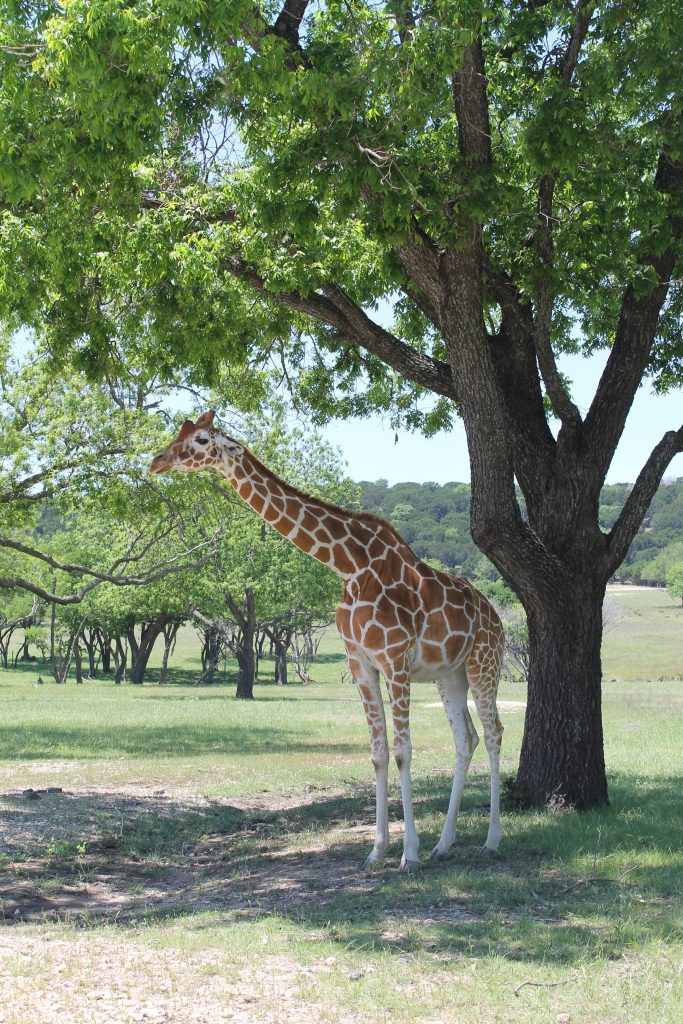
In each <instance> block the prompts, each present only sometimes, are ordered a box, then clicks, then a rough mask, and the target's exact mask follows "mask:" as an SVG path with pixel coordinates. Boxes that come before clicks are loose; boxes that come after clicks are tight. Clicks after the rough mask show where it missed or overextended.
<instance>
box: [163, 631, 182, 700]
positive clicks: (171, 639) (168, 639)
mask: <svg viewBox="0 0 683 1024" xmlns="http://www.w3.org/2000/svg"><path fill="white" fill-rule="evenodd" d="M179 629H180V623H179V622H169V623H168V624H167V625H166V626H164V629H163V634H164V654H163V657H162V659H161V671H160V672H159V686H163V684H164V683H165V682H166V676H167V674H168V659H169V657H170V655H171V653H172V651H173V648H174V647H175V641H176V636H177V635H178V630H179Z"/></svg>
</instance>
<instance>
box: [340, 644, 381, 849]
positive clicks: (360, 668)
mask: <svg viewBox="0 0 683 1024" xmlns="http://www.w3.org/2000/svg"><path fill="white" fill-rule="evenodd" d="M349 668H350V669H351V673H352V675H353V678H354V680H355V681H356V685H357V687H358V692H359V693H360V697H361V700H362V701H363V707H364V708H365V717H366V720H367V723H368V732H369V733H370V760H371V761H372V763H373V765H374V767H375V804H376V818H375V843H374V846H373V847H372V852H371V853H370V856H369V857H368V859H367V860H366V862H365V866H366V867H370V865H372V864H379V863H380V862H381V861H382V860H383V859H384V854H385V853H386V849H387V846H388V845H389V742H388V740H387V723H386V719H385V717H384V703H383V701H382V690H381V687H380V683H379V672H378V671H377V669H376V668H373V666H372V665H370V664H368V663H367V662H366V661H365V659H364V658H362V657H358V656H357V655H353V656H349Z"/></svg>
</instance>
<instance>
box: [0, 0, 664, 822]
mask: <svg viewBox="0 0 683 1024" xmlns="http://www.w3.org/2000/svg"><path fill="white" fill-rule="evenodd" d="M3 7H4V8H5V11H6V18H5V21H4V27H3V30H2V31H3V38H2V39H0V45H2V44H4V60H3V70H2V76H3V82H2V85H3V89H2V100H1V101H0V102H1V106H0V118H2V132H0V160H1V161H2V163H1V165H0V193H2V195H1V196H0V203H1V204H2V208H3V209H4V211H5V213H4V215H3V219H2V222H1V226H0V227H1V230H0V244H1V245H2V251H3V264H2V268H0V302H1V303H2V316H3V317H4V319H5V320H6V321H7V322H8V323H10V324H15V325H16V324H19V323H22V322H24V323H26V322H28V323H31V324H33V325H34V326H35V327H36V328H37V329H39V330H40V331H42V332H43V333H44V334H45V335H46V337H47V338H48V339H49V342H50V344H51V345H52V346H53V349H54V351H55V353H56V354H58V355H59V354H61V355H65V354H67V353H72V354H74V355H75V357H76V358H77V359H78V360H79V361H80V363H81V364H83V365H86V366H89V367H91V368H92V369H93V370H99V371H100V372H103V371H106V367H107V362H108V360H109V357H110V352H111V350H112V348H113V347H115V346H116V345H119V344H124V346H125V347H127V350H128V351H129V352H133V353H134V358H135V359H137V360H147V361H148V362H149V363H150V364H152V365H153V366H154V368H155V369H156V370H160V371H161V372H164V371H166V370H168V371H169V372H170V370H171V369H172V368H174V367H176V366H177V365H179V364H183V365H190V366H192V367H194V370H195V373H196V375H197V377H198V378H200V379H201V378H203V379H207V378H209V377H211V375H212V374H216V373H219V372H221V371H220V368H221V366H222V365H224V364H225V363H226V362H229V363H230V366H231V367H232V368H233V370H234V368H235V367H237V366H244V367H249V368H253V367H258V366H262V365H265V362H266V361H267V360H274V361H275V362H276V364H277V365H279V366H281V371H282V377H283V381H285V382H287V383H288V384H289V386H290V387H291V389H292V393H293V394H294V395H295V396H296V397H297V399H298V400H300V401H307V402H308V403H309V404H311V405H312V406H313V407H315V408H316V409H317V410H318V412H319V414H320V416H321V417H324V416H329V415H334V414H353V413H362V412H365V411H367V410H368V409H371V408H378V407H379V408H382V409H385V410H386V409H389V410H391V411H392V414H393V415H395V416H396V417H397V419H403V420H405V421H407V422H408V423H409V424H410V425H412V426H422V427H424V428H425V429H427V430H434V429H436V428H438V427H439V426H443V425H444V424H446V423H447V422H448V421H449V419H450V417H451V416H452V415H455V414H456V413H457V414H459V415H461V416H462V418H463V421H464V424H465V428H466V433H467V439H468V446H469V452H470V460H471V469H472V505H471V528H472V534H473V537H474V539H475V541H476V542H477V544H478V545H479V547H480V548H481V549H482V551H484V552H485V553H486V554H487V555H488V557H489V558H490V559H491V560H492V561H493V562H494V563H495V565H496V566H497V567H498V569H499V570H500V571H501V572H502V573H503V574H504V575H505V577H506V578H507V579H508V580H509V581H510V583H511V584H512V586H513V587H514V589H515V590H516V592H517V593H518V595H519V597H520V599H521V601H522V602H523V604H524V607H525V609H526V612H527V615H528V621H529V633H530V650H531V664H530V670H529V698H528V710H527V719H526V728H525V735H524V741H523V747H522V754H521V762H520V768H519V776H518V783H519V786H520V789H521V790H522V791H523V793H524V794H525V796H526V797H527V798H528V799H529V800H531V801H535V802H543V801H546V800H548V799H549V798H551V797H552V798H554V799H556V800H563V801H565V802H567V803H570V804H574V805H576V806H578V807H590V806H594V805H599V804H601V803H604V802H605V801H606V800H607V783H606V776H605V767H604V758H603V743H602V726H601V712H600V676H601V669H600V640H601V614H600V609H601V604H602V599H603V595H604V590H605V585H606V582H607V580H608V579H609V577H610V575H611V574H612V573H613V572H614V570H615V569H616V567H617V566H618V565H619V563H620V562H621V560H622V559H623V557H624V555H625V553H626V551H627V549H628V546H629V543H630V540H631V538H632V537H633V535H634V533H635V531H636V530H637V528H638V525H639V523H640V521H641V520H642V517H643V515H644V513H645V511H646V509H647V507H648V504H649V502H650V499H651V497H652V495H653V494H654V491H655V489H656V487H657V485H658V483H659V481H660V479H661V477H662V474H663V473H664V471H665V469H666V466H667V464H668V463H669V461H670V459H671V458H672V456H673V455H674V454H675V453H676V452H678V451H681V449H683V428H680V429H672V430H671V431H669V432H668V433H666V434H665V435H664V436H663V437H662V439H661V441H660V443H659V444H658V445H657V446H656V447H655V449H654V450H653V452H652V454H651V456H650V457H649V459H648V460H647V462H646V464H645V466H644V467H643V469H642V471H641V473H640V474H639V476H638V479H637V481H636V483H635V486H634V487H633V489H632V491H631V493H630V495H629V498H628V501H627V502H626V504H625V506H624V509H623V511H622V512H621V514H620V515H619V517H618V519H617V520H616V522H615V523H614V525H613V526H612V528H611V530H610V531H609V532H608V533H603V532H602V531H601V530H600V528H599V525H598V502H599V494H600V488H601V485H602V483H603V482H604V480H605V476H606V473H607V471H608V468H609V465H610V462H611V459H612V456H613V454H614V451H615V449H616V446H617V444H618V441H619V438H620V437H621V434H622V431H623V428H624V424H625V421H626V417H627V415H628V412H629V410H630V407H631V404H632V402H633V398H634V395H635V393H636V391H637V389H638V387H639V385H640V384H641V382H642V380H643V379H644V377H645V376H646V375H647V374H653V375H654V377H655V380H656V383H657V386H658V387H661V388H665V387H670V386H673V385H676V384H678V383H680V380H681V355H682V348H681V340H680V333H679V329H678V324H679V321H680V308H681V288H680V281H679V280H678V278H680V258H681V226H682V223H683V220H682V215H683V211H682V205H681V204H682V197H683V126H682V109H681V74H680V67H681V51H682V48H683V19H681V18H680V10H679V6H678V4H677V3H675V2H674V0H657V2H656V3H655V2H654V0H628V2H625V0H623V2H604V3H592V2H578V3H568V2H564V0H550V2H544V0H534V2H531V0H529V2H512V0H508V2H500V3H496V4H490V3H487V2H484V0H429V2H425V3H422V2H413V3H411V2H409V0H387V2H386V3H379V4H377V3H373V2H370V0H321V2H316V3H309V2H308V0H284V3H283V2H282V0H262V2H259V0H225V2H218V0H217V2H215V3H211V4H205V3H203V2H199V0H160V2H155V3H151V2H149V0H106V2H105V0H95V2H92V0H69V2H62V3H61V4H60V3H57V2H55V3H52V2H51V0H41V2H38V0H36V2H31V0H26V2H22V3H14V2H12V3H5V4H3ZM380 300H386V301H387V302H389V303H390V304H391V305H392V306H393V309H394V322H393V326H392V327H391V328H389V327H387V326H385V325H384V324H383V323H382V322H380V319H379V318H378V316H377V313H376V310H377V304H378V302H380ZM581 347H583V348H584V349H585V350H586V351H593V350H595V349H599V348H604V349H608V350H609V357H608V359H607V362H606V366H605V369H604V372H603V374H602V377H601V379H600V382H599V384H598V387H597V390H596V393H595V397H594V400H593V402H592V404H591V406H590V408H589V409H588V411H587V412H586V413H585V415H584V414H582V413H581V411H580V410H579V409H578V408H577V406H576V404H575V403H574V402H573V401H572V398H571V394H570V391H569V389H568V387H567V383H566V381H565V380H564V379H563V377H562V374H561V373H560V372H559V370H558V363H557V356H558V353H561V352H563V351H567V350H576V349H578V348H581ZM429 395H433V396H434V402H433V404H432V405H431V406H430V405H429V402H428V401H427V400H426V399H427V397H428V396H429ZM553 418H554V419H555V420H556V421H557V422H558V424H559V430H558V431H557V433H556V434H555V432H554V430H553V429H551V427H552V425H553ZM672 426H673V427H677V426H678V425H677V424H674V425H672ZM515 482H517V483H518V485H519V487H520V488H521V491H522V494H523V496H524V502H525V506H524V514H523V512H522V509H521V507H520V503H519V501H518V500H517V496H516V492H515Z"/></svg>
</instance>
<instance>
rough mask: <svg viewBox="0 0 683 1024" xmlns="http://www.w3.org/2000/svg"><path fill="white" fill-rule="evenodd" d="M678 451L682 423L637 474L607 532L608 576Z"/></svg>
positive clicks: (682, 437) (682, 442)
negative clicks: (616, 517) (618, 513)
mask: <svg viewBox="0 0 683 1024" xmlns="http://www.w3.org/2000/svg"><path fill="white" fill-rule="evenodd" d="M679 452H683V426H682V427H680V428H679V429H678V430H669V431H667V433H666V434H665V435H664V437H663V438H662V440H661V441H660V442H659V444H658V445H657V446H656V447H655V448H654V449H653V451H652V453H651V454H650V457H649V458H648V460H647V462H646V463H645V465H644V466H643V468H642V469H641V471H640V473H639V474H638V479H637V480H636V482H635V484H634V485H633V489H632V490H631V493H630V494H629V496H628V498H627V499H626V504H625V505H624V507H623V509H622V510H621V513H620V515H619V518H618V519H617V521H616V523H615V524H614V526H613V527H612V529H611V530H610V532H609V534H608V536H607V569H608V573H607V574H608V576H611V575H612V573H613V572H615V571H616V569H618V567H619V566H620V565H621V563H622V562H623V560H624V558H625V557H626V554H627V552H628V549H629V547H630V545H631V542H632V541H633V538H634V537H635V535H636V533H637V532H638V529H639V527H640V524H641V523H642V521H643V519H644V518H645V513H646V512H647V510H648V508H649V507H650V502H651V501H652V499H653V497H654V495H655V492H656V490H657V488H658V487H659V485H660V483H661V482H662V477H663V476H664V473H665V472H666V467H667V466H668V465H669V463H670V462H671V460H672V458H673V457H674V455H677V454H678V453H679Z"/></svg>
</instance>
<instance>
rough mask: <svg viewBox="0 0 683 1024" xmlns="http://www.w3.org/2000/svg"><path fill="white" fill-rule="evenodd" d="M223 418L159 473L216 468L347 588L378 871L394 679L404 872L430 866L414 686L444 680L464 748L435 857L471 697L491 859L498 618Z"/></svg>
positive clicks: (467, 741) (343, 626)
mask: <svg viewBox="0 0 683 1024" xmlns="http://www.w3.org/2000/svg"><path fill="white" fill-rule="evenodd" d="M214 416H215V414H214V413H213V412H205V413H203V414H202V415H201V416H200V417H199V418H198V419H197V421H196V423H193V422H192V420H186V421H185V423H184V424H183V426H182V427H181V429H180V432H179V434H178V436H177V438H176V439H175V441H173V442H172V443H171V444H170V445H169V446H168V447H167V448H166V449H165V450H164V451H163V452H162V453H161V454H160V455H157V457H156V458H155V459H154V460H153V461H152V463H151V465H150V472H152V473H166V472H173V471H184V472H196V471H198V470H203V469H210V468H213V469H216V470H218V472H220V473H221V474H222V475H223V476H224V477H226V479H227V480H228V481H229V482H230V484H231V485H232V486H233V487H234V489H235V490H236V491H237V493H238V494H239V495H240V497H241V498H243V499H244V501H245V502H246V503H247V504H248V505H250V506H251V508H253V510H254V511H255V512H256V513H257V515H259V516H260V517H261V518H262V519H264V520H265V521H266V522H267V523H270V525H271V526H272V527H273V528H274V529H275V530H277V531H278V533H280V534H282V536H284V537H286V538H287V539H288V540H290V541H291V542H292V544H295V545H296V547H298V548H300V549H301V550H302V551H305V552H306V554H308V555H310V556H311V557H312V558H316V559H317V560H318V561H320V562H322V563H323V564H325V565H327V566H329V567H330V568H331V569H332V570H333V571H334V572H336V573H337V575H338V576H339V577H341V580H342V581H343V584H344V596H343V598H342V601H341V604H340V605H339V608H338V609H337V616H336V621H337V628H338V629H339V633H340V635H341V638H342V640H343V642H344V646H345V648H346V654H347V658H348V663H349V668H350V670H351V673H352V675H353V678H354V680H355V682H356V686H357V687H358V692H359V694H360V697H361V700H362V702H363V706H364V708H365V715H366V719H367V723H368V731H369V734H370V758H371V761H372V763H373V765H374V768H375V776H376V826H375V842H374V845H373V848H372V852H371V853H370V856H369V857H368V860H367V863H368V864H375V863H378V862H380V861H381V860H382V859H383V858H384V854H385V852H386V849H387V846H388V843H389V811H388V769H389V741H388V736H387V725H386V718H385V713H384V702H383V699H382V691H381V688H380V675H382V676H384V679H385V682H386V689H387V693H388V697H389V710H390V714H391V721H392V726H393V754H394V758H395V760H396V764H397V766H398V769H399V773H400V778H401V794H402V798H403V819H404V836H403V857H402V859H401V868H400V869H401V870H402V871H410V870H412V869H414V868H415V867H418V866H419V864H420V859H419V853H418V849H419V840H418V836H417V831H416V829H415V819H414V814H413V800H412V792H411V777H410V767H411V759H412V745H411V742H410V683H411V680H435V681H436V685H437V688H438V691H439V693H440V695H441V700H442V702H443V706H444V709H445V711H446V715H447V717H448V721H449V722H450V725H451V730H452V732H453V739H454V741H455V751H456V758H455V771H454V775H453V786H452V789H451V796H450V801H449V806H448V812H447V815H446V821H445V824H444V827H443V830H442V832H441V836H440V838H439V841H438V843H437V845H436V847H435V848H434V850H433V851H432V856H433V857H435V858H437V859H443V858H445V857H446V856H447V854H448V851H449V850H450V848H451V846H452V844H453V842H454V840H455V830H456V822H457V817H458V811H459V808H460V800H461V796H462V791H463V788H464V784H465V777H466V775H467V770H468V768H469V765H470V761H471V759H472V754H473V753H474V749H475V747H476V746H477V743H478V742H479V737H478V735H477V731H476V729H475V727H474V723H473V721H472V717H471V715H470V713H469V710H468V707H467V695H468V691H471V693H472V697H473V698H474V703H475V706H476V709H477V714H478V716H479V719H480V720H481V724H482V728H483V731H484V741H485V744H486V749H487V751H488V755H489V762H490V769H491V813H490V819H489V829H488V835H487V838H486V846H485V847H484V851H485V852H488V853H493V852H495V851H496V850H497V849H498V845H499V843H500V837H501V833H500V815H499V804H500V746H501V739H502V735H503V726H502V725H501V722H500V718H499V717H498V709H497V706H496V694H497V690H498V680H499V678H500V670H501V666H502V661H503V643H504V636H503V629H502V626H501V622H500V618H499V617H498V614H497V613H496V611H495V609H494V608H493V607H492V606H491V604H490V603H489V602H488V601H487V600H486V598H485V597H484V596H483V595H482V594H480V593H479V591H477V590H476V589H475V588H474V587H472V586H471V585H470V583H468V582H467V580H464V579H459V578H458V577H455V576H450V575H448V574H447V573H443V572H439V571H438V570H436V569H432V568H431V567H430V566H428V565H425V563H424V562H421V561H420V560H419V559H418V557H417V555H415V554H414V553H413V551H411V549H410V548H409V547H408V545H407V544H406V542H405V541H404V540H403V538H402V537H401V535H400V534H399V533H398V531H397V530H396V529H395V528H394V527H393V526H392V525H391V524H390V523H388V522H387V521H386V520H384V519H381V518H380V517H378V516H374V515H370V514H369V513H363V512H361V513H359V512H353V511H349V510H347V509H342V508H337V507H336V506H334V505H330V504H328V503H327V502H324V501H320V500H319V499H317V498H313V497H311V496H309V495H307V494H303V493H302V492H301V491H299V490H297V489H296V488H295V487H291V486H290V485H289V484H287V483H285V482H284V481H283V480H280V479H279V478H278V477H277V476H276V475H275V474H274V473H272V472H271V471H270V470H269V469H267V468H266V467H265V466H264V465H263V464H262V463H261V462H260V461H259V460H258V459H257V458H256V456H255V455H254V454H253V453H252V452H250V451H249V449H248V448H246V447H245V446H244V445H243V444H241V443H240V442H239V441H236V440H234V439H233V438H231V437H228V436H227V435H226V434H224V433H223V432H222V431H221V430H220V429H218V428H217V427H216V426H215V425H214Z"/></svg>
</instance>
